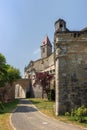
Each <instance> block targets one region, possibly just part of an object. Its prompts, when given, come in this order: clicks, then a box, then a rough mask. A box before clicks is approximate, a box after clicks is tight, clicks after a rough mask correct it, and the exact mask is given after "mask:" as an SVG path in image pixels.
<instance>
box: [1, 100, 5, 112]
mask: <svg viewBox="0 0 87 130" xmlns="http://www.w3.org/2000/svg"><path fill="white" fill-rule="evenodd" d="M3 111H4V105H3V104H2V102H1V101H0V113H3Z"/></svg>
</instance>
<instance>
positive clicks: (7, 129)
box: [0, 99, 18, 130]
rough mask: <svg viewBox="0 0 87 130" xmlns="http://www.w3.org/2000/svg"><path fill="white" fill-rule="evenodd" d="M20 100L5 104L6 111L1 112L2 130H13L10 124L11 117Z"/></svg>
mask: <svg viewBox="0 0 87 130" xmlns="http://www.w3.org/2000/svg"><path fill="white" fill-rule="evenodd" d="M17 104H18V100H17V99H16V100H14V101H13V102H10V103H5V104H4V112H3V113H2V114H0V130H12V127H11V126H10V122H9V117H10V114H11V112H12V110H13V109H14V108H16V106H17Z"/></svg>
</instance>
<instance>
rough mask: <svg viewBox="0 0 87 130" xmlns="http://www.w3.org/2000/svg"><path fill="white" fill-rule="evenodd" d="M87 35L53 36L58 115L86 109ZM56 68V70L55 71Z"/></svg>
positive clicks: (62, 34)
mask: <svg viewBox="0 0 87 130" xmlns="http://www.w3.org/2000/svg"><path fill="white" fill-rule="evenodd" d="M86 37H87V33H86V32H68V33H66V32H65V33H64V32H63V33H58V34H55V50H56V51H55V65H56V71H57V70H58V72H56V76H57V80H58V82H56V85H57V88H58V90H57V94H58V96H57V98H58V99H57V105H58V108H57V109H58V113H64V112H66V111H71V110H72V109H73V108H77V107H79V106H81V105H85V106H86V107H87V99H86V98H87V93H86V91H87V38H86ZM57 68H58V69H57Z"/></svg>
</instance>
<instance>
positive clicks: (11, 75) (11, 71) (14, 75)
mask: <svg viewBox="0 0 87 130" xmlns="http://www.w3.org/2000/svg"><path fill="white" fill-rule="evenodd" d="M7 73H8V82H9V83H10V84H12V83H13V82H14V81H15V80H17V79H20V78H21V75H20V71H19V69H16V68H14V67H13V66H11V65H8V67H7Z"/></svg>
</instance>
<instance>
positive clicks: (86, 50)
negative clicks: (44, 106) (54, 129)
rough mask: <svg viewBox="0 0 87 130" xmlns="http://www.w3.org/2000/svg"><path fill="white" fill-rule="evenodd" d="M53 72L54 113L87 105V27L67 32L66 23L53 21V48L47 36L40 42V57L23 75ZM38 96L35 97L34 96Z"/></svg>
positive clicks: (27, 76) (32, 75)
mask: <svg viewBox="0 0 87 130" xmlns="http://www.w3.org/2000/svg"><path fill="white" fill-rule="evenodd" d="M45 71H49V73H54V74H55V95H56V100H55V106H56V107H55V111H56V115H58V114H62V113H65V112H67V111H71V110H72V109H73V108H77V107H79V106H81V105H85V106H86V107H87V100H86V98H87V28H84V29H82V30H81V31H70V30H69V29H67V27H66V22H65V21H64V20H63V19H59V20H57V21H56V22H55V32H54V51H53V52H52V45H51V43H50V40H49V38H48V37H46V38H45V39H44V40H43V42H42V44H41V59H39V60H37V61H31V62H30V63H29V65H28V66H27V67H26V68H25V78H29V77H32V82H33V77H34V75H35V73H34V72H45ZM37 97H38V96H37Z"/></svg>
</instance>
